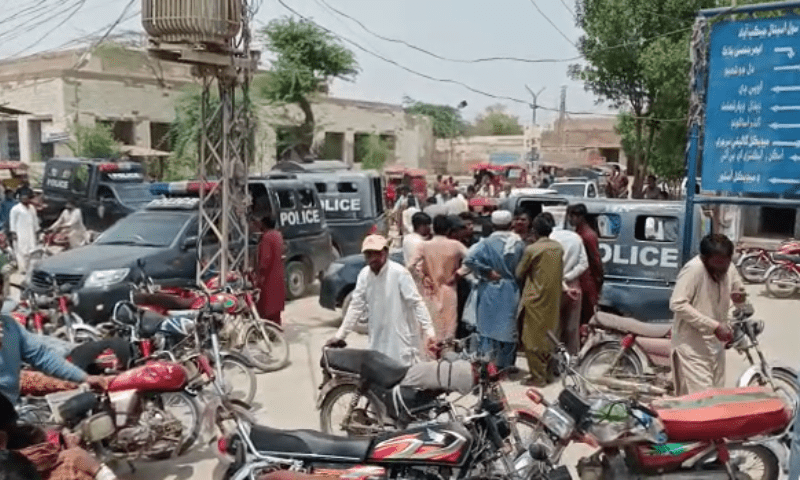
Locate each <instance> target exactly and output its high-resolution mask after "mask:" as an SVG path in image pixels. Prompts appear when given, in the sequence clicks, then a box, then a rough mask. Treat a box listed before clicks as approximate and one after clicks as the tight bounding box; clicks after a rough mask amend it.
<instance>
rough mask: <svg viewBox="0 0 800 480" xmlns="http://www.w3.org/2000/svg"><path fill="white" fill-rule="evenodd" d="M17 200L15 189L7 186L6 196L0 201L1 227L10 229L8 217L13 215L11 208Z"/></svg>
mask: <svg viewBox="0 0 800 480" xmlns="http://www.w3.org/2000/svg"><path fill="white" fill-rule="evenodd" d="M16 204H17V201H16V200H14V191H13V190H11V189H10V188H7V189H6V191H5V198H3V201H2V202H0V229H2V230H8V219H9V217H10V215H11V209H12V208H14V205H16Z"/></svg>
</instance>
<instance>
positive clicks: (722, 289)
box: [670, 234, 744, 395]
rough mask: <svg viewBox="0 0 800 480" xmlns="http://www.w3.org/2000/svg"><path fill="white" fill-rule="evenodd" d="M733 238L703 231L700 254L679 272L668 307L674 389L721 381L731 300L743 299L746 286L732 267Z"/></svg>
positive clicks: (716, 384) (683, 391)
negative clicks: (673, 316) (671, 319)
mask: <svg viewBox="0 0 800 480" xmlns="http://www.w3.org/2000/svg"><path fill="white" fill-rule="evenodd" d="M732 257H733V243H732V242H731V241H730V239H728V237H726V236H724V235H719V234H714V235H707V236H706V237H704V238H703V239H702V240H701V242H700V255H698V256H697V257H695V258H693V259H692V260H690V261H689V262H688V263H687V264H686V265H684V267H683V269H681V271H680V273H679V274H678V279H677V281H676V283H675V290H674V291H673V293H672V298H671V299H670V309H671V310H672V311H673V313H675V323H674V324H673V326H672V373H673V376H674V379H675V393H676V394H677V395H686V394H691V393H696V392H702V391H704V390H708V389H710V388H720V387H723V386H724V382H725V344H727V343H728V342H730V341H731V340H732V339H733V332H732V331H731V328H730V326H729V325H728V310H729V309H730V305H731V300H733V301H734V303H741V302H743V301H744V293H743V292H744V288H743V287H742V282H741V280H740V279H739V275H738V273H737V272H736V269H735V268H730V264H731V258H732Z"/></svg>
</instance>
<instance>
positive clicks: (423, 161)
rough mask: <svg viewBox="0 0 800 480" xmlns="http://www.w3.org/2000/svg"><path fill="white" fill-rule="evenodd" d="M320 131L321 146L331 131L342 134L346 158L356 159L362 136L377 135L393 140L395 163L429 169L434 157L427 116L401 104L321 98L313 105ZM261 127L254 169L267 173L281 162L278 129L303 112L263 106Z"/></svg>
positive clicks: (348, 160)
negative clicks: (408, 111) (414, 112)
mask: <svg viewBox="0 0 800 480" xmlns="http://www.w3.org/2000/svg"><path fill="white" fill-rule="evenodd" d="M312 110H313V112H314V120H315V125H316V129H315V132H314V142H315V145H317V146H320V147H321V146H322V145H323V144H324V142H325V139H326V134H341V135H342V144H341V155H340V156H339V158H338V159H339V160H342V161H344V162H346V163H348V164H350V165H354V166H355V167H358V164H357V163H356V158H355V157H356V155H355V148H356V138H357V136H358V135H365V134H376V135H381V136H386V137H393V139H394V156H393V159H392V161H391V162H389V163H387V165H390V164H400V165H405V166H408V167H414V168H430V160H431V157H432V155H433V128H432V126H431V123H430V120H429V119H427V118H426V117H421V116H416V115H408V114H406V113H405V111H404V110H403V108H402V107H400V106H399V105H390V104H383V103H374V102H362V101H357V100H348V99H339V98H331V97H320V98H318V99H315V101H314V102H313V103H312ZM259 118H260V121H261V130H260V131H259V132H257V134H256V144H257V157H256V165H255V166H254V170H256V171H261V172H263V171H267V170H269V169H270V168H272V166H273V165H274V164H275V162H276V161H277V146H276V136H277V135H276V132H275V130H276V128H280V126H282V125H299V124H300V123H301V122H302V120H303V114H302V112H301V111H300V109H299V108H298V107H297V106H295V105H285V106H280V107H274V106H264V107H262V108H261V110H260V111H259Z"/></svg>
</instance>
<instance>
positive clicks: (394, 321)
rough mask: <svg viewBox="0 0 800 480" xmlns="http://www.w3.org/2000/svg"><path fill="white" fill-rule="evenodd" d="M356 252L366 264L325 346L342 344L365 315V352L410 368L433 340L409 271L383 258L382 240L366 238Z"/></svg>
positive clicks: (384, 244) (385, 249) (386, 255)
mask: <svg viewBox="0 0 800 480" xmlns="http://www.w3.org/2000/svg"><path fill="white" fill-rule="evenodd" d="M361 251H362V252H363V253H364V256H365V257H366V260H367V266H366V267H364V268H363V269H362V270H361V272H360V273H359V274H358V279H357V280H356V288H355V290H353V296H352V299H351V300H350V307H349V308H348V309H347V315H346V316H345V318H344V321H343V322H342V326H341V327H340V328H339V331H338V332H337V333H336V336H335V337H334V338H332V339H331V340H329V341H328V345H329V346H342V345H343V343H344V339H345V337H346V336H347V334H348V333H350V331H351V330H352V329H353V327H354V326H355V324H356V321H357V320H358V319H359V318H362V317H363V316H366V317H367V319H368V320H367V321H368V325H369V348H370V350H375V351H378V352H381V353H383V354H384V355H386V356H388V357H390V358H392V359H394V360H396V361H397V362H399V363H401V364H403V365H407V366H410V365H412V364H414V363H416V362H417V361H419V359H420V358H421V355H422V352H421V349H422V348H428V349H430V348H431V347H432V344H433V342H434V338H435V332H434V330H433V323H432V322H431V317H430V315H429V314H428V309H427V308H425V302H424V301H423V300H422V297H421V296H420V294H419V292H418V291H417V286H416V285H415V283H414V279H413V278H412V277H411V273H410V272H409V271H408V270H407V269H406V268H405V267H404V266H403V265H400V264H398V263H396V262H392V261H389V260H388V258H389V249H388V244H387V241H386V238H384V237H382V236H381V235H369V236H368V237H367V238H365V239H364V243H363V245H362V247H361ZM420 332H422V336H424V337H425V338H424V342H423V339H422V338H420ZM423 346H424V347H423Z"/></svg>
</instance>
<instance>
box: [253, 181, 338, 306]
mask: <svg viewBox="0 0 800 480" xmlns="http://www.w3.org/2000/svg"><path fill="white" fill-rule="evenodd" d="M248 191H249V193H250V197H251V199H252V215H253V217H254V218H256V219H260V218H261V217H263V216H264V215H267V214H271V215H274V216H275V218H276V220H277V226H278V229H280V231H281V234H282V235H283V241H284V270H285V275H286V296H287V298H289V299H293V298H297V297H300V296H302V295H303V294H304V293H305V291H306V289H307V288H308V285H309V284H311V282H313V280H314V278H316V277H319V276H321V275H322V273H323V272H324V271H325V270H326V269H327V268H328V266H329V265H330V264H331V262H333V259H334V255H335V249H334V246H333V243H332V240H331V233H330V231H329V228H328V223H327V220H326V217H325V212H324V211H323V207H322V201H321V200H320V197H319V194H318V193H317V190H316V188H315V187H314V184H313V183H311V182H309V181H306V180H301V179H299V178H297V177H296V176H295V175H286V174H269V175H264V176H258V177H250V178H249V179H248Z"/></svg>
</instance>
